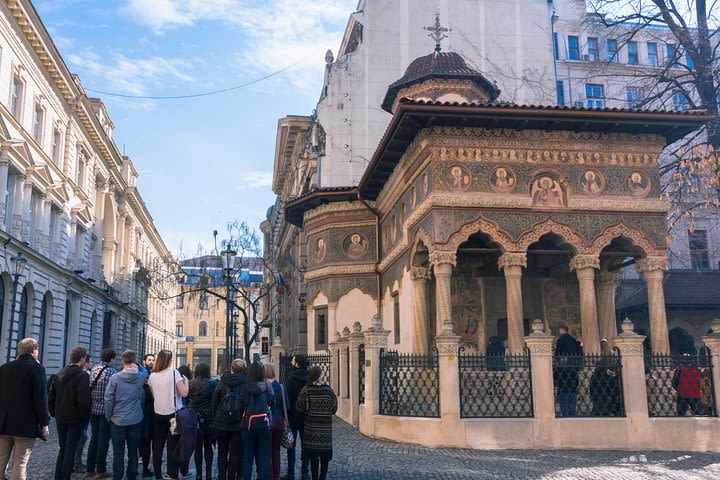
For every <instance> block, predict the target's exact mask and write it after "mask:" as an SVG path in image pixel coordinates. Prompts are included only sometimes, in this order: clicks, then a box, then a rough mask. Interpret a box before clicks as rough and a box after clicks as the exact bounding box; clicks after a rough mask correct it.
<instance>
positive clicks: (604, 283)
mask: <svg viewBox="0 0 720 480" xmlns="http://www.w3.org/2000/svg"><path fill="white" fill-rule="evenodd" d="M617 281H618V274H617V273H616V272H608V271H602V272H600V275H598V282H597V303H598V323H599V325H600V338H604V339H606V340H607V341H608V344H609V346H610V348H611V349H612V347H613V345H614V344H613V342H614V341H615V336H616V335H617V326H616V323H615V287H616V286H617Z"/></svg>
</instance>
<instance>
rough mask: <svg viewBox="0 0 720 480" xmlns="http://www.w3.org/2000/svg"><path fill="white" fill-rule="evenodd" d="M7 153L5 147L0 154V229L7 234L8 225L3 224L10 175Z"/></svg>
mask: <svg viewBox="0 0 720 480" xmlns="http://www.w3.org/2000/svg"><path fill="white" fill-rule="evenodd" d="M7 152H8V149H7V147H3V148H2V153H1V154H0V225H1V227H0V228H2V229H3V230H5V231H6V232H9V231H10V228H9V225H6V224H5V212H6V211H7V208H8V205H7V198H8V176H9V174H10V161H9V160H8V153H7ZM10 221H11V219H9V218H8V222H10Z"/></svg>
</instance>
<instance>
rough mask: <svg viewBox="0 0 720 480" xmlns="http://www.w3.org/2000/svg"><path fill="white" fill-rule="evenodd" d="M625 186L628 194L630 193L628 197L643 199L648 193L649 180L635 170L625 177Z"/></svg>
mask: <svg viewBox="0 0 720 480" xmlns="http://www.w3.org/2000/svg"><path fill="white" fill-rule="evenodd" d="M625 186H626V187H627V189H628V192H630V195H632V196H634V197H644V196H645V195H647V193H648V191H650V179H649V178H648V176H647V175H646V174H645V172H641V171H638V170H635V171H633V172H632V173H630V175H628V176H627V179H626V180H625Z"/></svg>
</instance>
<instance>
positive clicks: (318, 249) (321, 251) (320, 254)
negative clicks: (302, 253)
mask: <svg viewBox="0 0 720 480" xmlns="http://www.w3.org/2000/svg"><path fill="white" fill-rule="evenodd" d="M324 259H325V240H324V239H322V238H318V240H317V242H315V261H316V262H318V263H319V262H322V261H323V260H324Z"/></svg>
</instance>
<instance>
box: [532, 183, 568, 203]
mask: <svg viewBox="0 0 720 480" xmlns="http://www.w3.org/2000/svg"><path fill="white" fill-rule="evenodd" d="M530 195H531V197H532V203H533V205H534V206H538V207H566V206H567V197H566V192H565V190H564V189H563V186H562V185H561V184H560V182H559V181H558V180H556V179H555V178H553V177H551V176H549V175H542V176H540V177H538V178H537V179H536V180H535V181H533V183H532V189H531V190H530Z"/></svg>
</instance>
